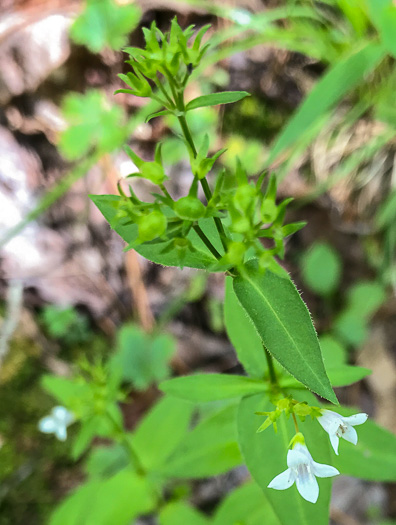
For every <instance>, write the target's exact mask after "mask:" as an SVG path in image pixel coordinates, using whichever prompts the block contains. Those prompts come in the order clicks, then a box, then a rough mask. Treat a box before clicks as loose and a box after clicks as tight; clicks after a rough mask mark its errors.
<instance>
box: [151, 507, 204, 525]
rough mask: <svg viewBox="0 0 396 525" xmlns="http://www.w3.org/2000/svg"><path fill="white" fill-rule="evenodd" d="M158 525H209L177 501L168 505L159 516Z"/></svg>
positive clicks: (197, 514) (190, 508) (192, 509)
mask: <svg viewBox="0 0 396 525" xmlns="http://www.w3.org/2000/svg"><path fill="white" fill-rule="evenodd" d="M159 523H160V525H185V524H186V523H188V524H189V525H209V523H211V522H210V521H209V519H208V518H207V517H206V516H205V515H204V514H202V512H198V511H197V510H196V509H194V508H193V507H191V506H190V505H188V504H187V503H184V502H183V501H177V502H173V503H168V504H167V505H165V507H164V508H163V509H162V510H161V512H160V514H159Z"/></svg>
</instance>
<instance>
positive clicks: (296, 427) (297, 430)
mask: <svg viewBox="0 0 396 525" xmlns="http://www.w3.org/2000/svg"><path fill="white" fill-rule="evenodd" d="M292 416H293V421H294V427H295V429H296V434H298V433H299V432H300V429H299V428H298V423H297V418H296V414H295V413H294V412H292Z"/></svg>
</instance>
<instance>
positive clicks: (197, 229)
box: [193, 224, 221, 261]
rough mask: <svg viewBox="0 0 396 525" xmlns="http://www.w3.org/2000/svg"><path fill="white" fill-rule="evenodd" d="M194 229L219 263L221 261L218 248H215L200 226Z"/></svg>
mask: <svg viewBox="0 0 396 525" xmlns="http://www.w3.org/2000/svg"><path fill="white" fill-rule="evenodd" d="M193 229H194V231H195V232H196V233H197V234H198V236H199V238H200V239H201V241H202V242H203V243H204V244H205V246H206V247H207V249H208V250H209V251H210V253H211V254H212V255H213V256H214V257H216V259H217V260H218V261H219V260H220V259H221V255H220V253H219V252H218V251H217V250H216V248H215V247H214V246H213V244H212V243H211V242H210V240H209V239H208V238H207V236H206V235H205V234H204V232H203V231H202V229H201V227H200V226H199V225H198V224H194V226H193Z"/></svg>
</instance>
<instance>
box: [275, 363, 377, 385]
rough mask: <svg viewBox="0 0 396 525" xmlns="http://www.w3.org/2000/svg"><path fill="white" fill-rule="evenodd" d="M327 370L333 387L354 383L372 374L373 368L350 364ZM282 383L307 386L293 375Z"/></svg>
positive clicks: (331, 367)
mask: <svg viewBox="0 0 396 525" xmlns="http://www.w3.org/2000/svg"><path fill="white" fill-rule="evenodd" d="M326 372H327V375H328V377H329V379H330V383H331V385H332V386H333V387H340V386H347V385H352V384H353V383H357V382H358V381H361V380H362V379H363V378H365V377H367V376H368V375H370V374H371V370H370V369H369V368H363V367H362V366H350V365H337V366H330V367H328V368H327V367H326ZM281 384H282V387H283V388H305V387H304V385H302V384H301V383H298V382H297V381H296V380H295V379H294V378H292V377H290V378H287V379H284V380H281ZM298 385H299V386H298Z"/></svg>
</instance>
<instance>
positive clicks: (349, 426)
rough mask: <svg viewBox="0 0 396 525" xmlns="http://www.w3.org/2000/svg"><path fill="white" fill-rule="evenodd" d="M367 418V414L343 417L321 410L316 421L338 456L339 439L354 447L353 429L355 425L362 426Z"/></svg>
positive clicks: (355, 437) (354, 434) (355, 440)
mask: <svg viewBox="0 0 396 525" xmlns="http://www.w3.org/2000/svg"><path fill="white" fill-rule="evenodd" d="M367 418H368V415H367V414H355V415H353V416H349V417H343V416H340V414H337V412H333V411H331V410H325V409H323V410H322V415H321V416H320V417H318V421H319V423H320V424H321V425H322V427H323V428H324V429H325V430H326V432H327V433H328V434H329V437H330V442H331V444H332V446H333V449H334V452H335V453H336V454H337V455H338V443H339V441H340V437H342V438H344V439H345V440H346V441H349V443H353V444H354V445H356V443H357V440H358V437H357V433H356V430H355V429H354V428H353V427H354V426H355V425H362V424H363V423H364V422H365V421H366V420H367Z"/></svg>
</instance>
